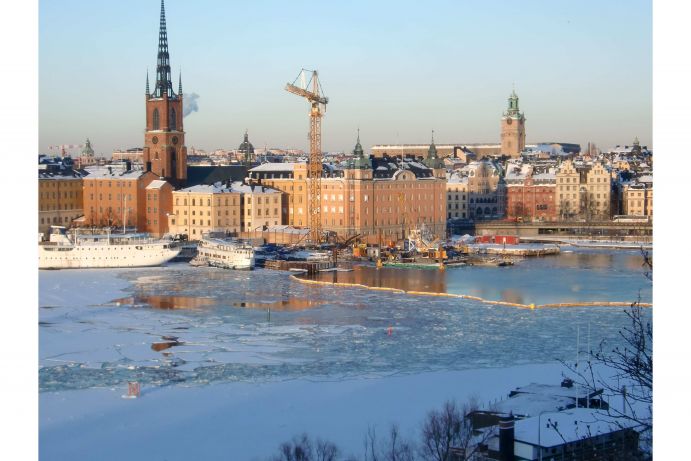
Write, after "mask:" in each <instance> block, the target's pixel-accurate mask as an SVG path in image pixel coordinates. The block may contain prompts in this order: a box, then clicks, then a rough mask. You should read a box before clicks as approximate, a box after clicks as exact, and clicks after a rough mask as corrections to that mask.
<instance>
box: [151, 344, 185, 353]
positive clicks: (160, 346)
mask: <svg viewBox="0 0 691 461" xmlns="http://www.w3.org/2000/svg"><path fill="white" fill-rule="evenodd" d="M181 344H185V343H181V342H180V341H163V342H159V343H151V349H153V350H155V351H156V352H160V351H164V350H166V349H170V348H171V347H173V346H179V345H181Z"/></svg>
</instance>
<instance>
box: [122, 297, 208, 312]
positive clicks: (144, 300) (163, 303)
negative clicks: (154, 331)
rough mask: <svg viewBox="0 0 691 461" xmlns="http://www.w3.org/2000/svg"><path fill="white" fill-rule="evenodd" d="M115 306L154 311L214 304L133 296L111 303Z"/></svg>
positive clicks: (204, 301) (200, 301)
mask: <svg viewBox="0 0 691 461" xmlns="http://www.w3.org/2000/svg"><path fill="white" fill-rule="evenodd" d="M111 302H112V303H113V304H117V305H140V304H147V305H149V306H151V307H153V308H155V309H199V308H202V307H204V306H211V305H213V304H214V300H213V299H212V298H198V297H193V296H170V295H146V296H145V295H135V296H129V297H127V298H118V299H114V300H113V301H111Z"/></svg>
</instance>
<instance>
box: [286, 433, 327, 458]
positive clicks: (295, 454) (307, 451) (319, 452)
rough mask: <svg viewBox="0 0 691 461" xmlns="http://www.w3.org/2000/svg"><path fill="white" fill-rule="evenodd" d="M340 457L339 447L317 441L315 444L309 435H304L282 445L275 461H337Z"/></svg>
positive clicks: (323, 441)
mask: <svg viewBox="0 0 691 461" xmlns="http://www.w3.org/2000/svg"><path fill="white" fill-rule="evenodd" d="M338 455H339V450H338V447H337V446H336V445H334V444H333V443H331V442H329V441H325V440H321V439H317V442H316V444H314V443H312V441H311V440H310V438H309V436H308V435H307V434H302V435H301V436H296V437H294V438H293V440H292V441H290V442H285V443H282V444H281V446H280V447H279V454H278V455H277V456H275V457H274V458H273V461H336V460H337V459H338Z"/></svg>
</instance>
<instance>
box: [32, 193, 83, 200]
mask: <svg viewBox="0 0 691 461" xmlns="http://www.w3.org/2000/svg"><path fill="white" fill-rule="evenodd" d="M43 194H44V192H40V193H39V194H38V196H39V198H41V199H43V198H46V199H49V198H58V199H59V198H60V192H58V193H57V196H56V195H55V192H53V193H50V192H45V194H46V195H45V197H44V196H43ZM77 196H78V195H77V192H74V195H73V191H70V192H69V195H68V193H67V192H63V198H68V197H69V198H74V197H77Z"/></svg>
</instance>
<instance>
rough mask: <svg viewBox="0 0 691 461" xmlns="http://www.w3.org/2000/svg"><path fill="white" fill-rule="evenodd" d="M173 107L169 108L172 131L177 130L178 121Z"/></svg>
mask: <svg viewBox="0 0 691 461" xmlns="http://www.w3.org/2000/svg"><path fill="white" fill-rule="evenodd" d="M176 115H177V114H176V113H175V108H172V109H170V129H171V130H172V131H177V129H178V128H177V126H178V121H177V118H176Z"/></svg>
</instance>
